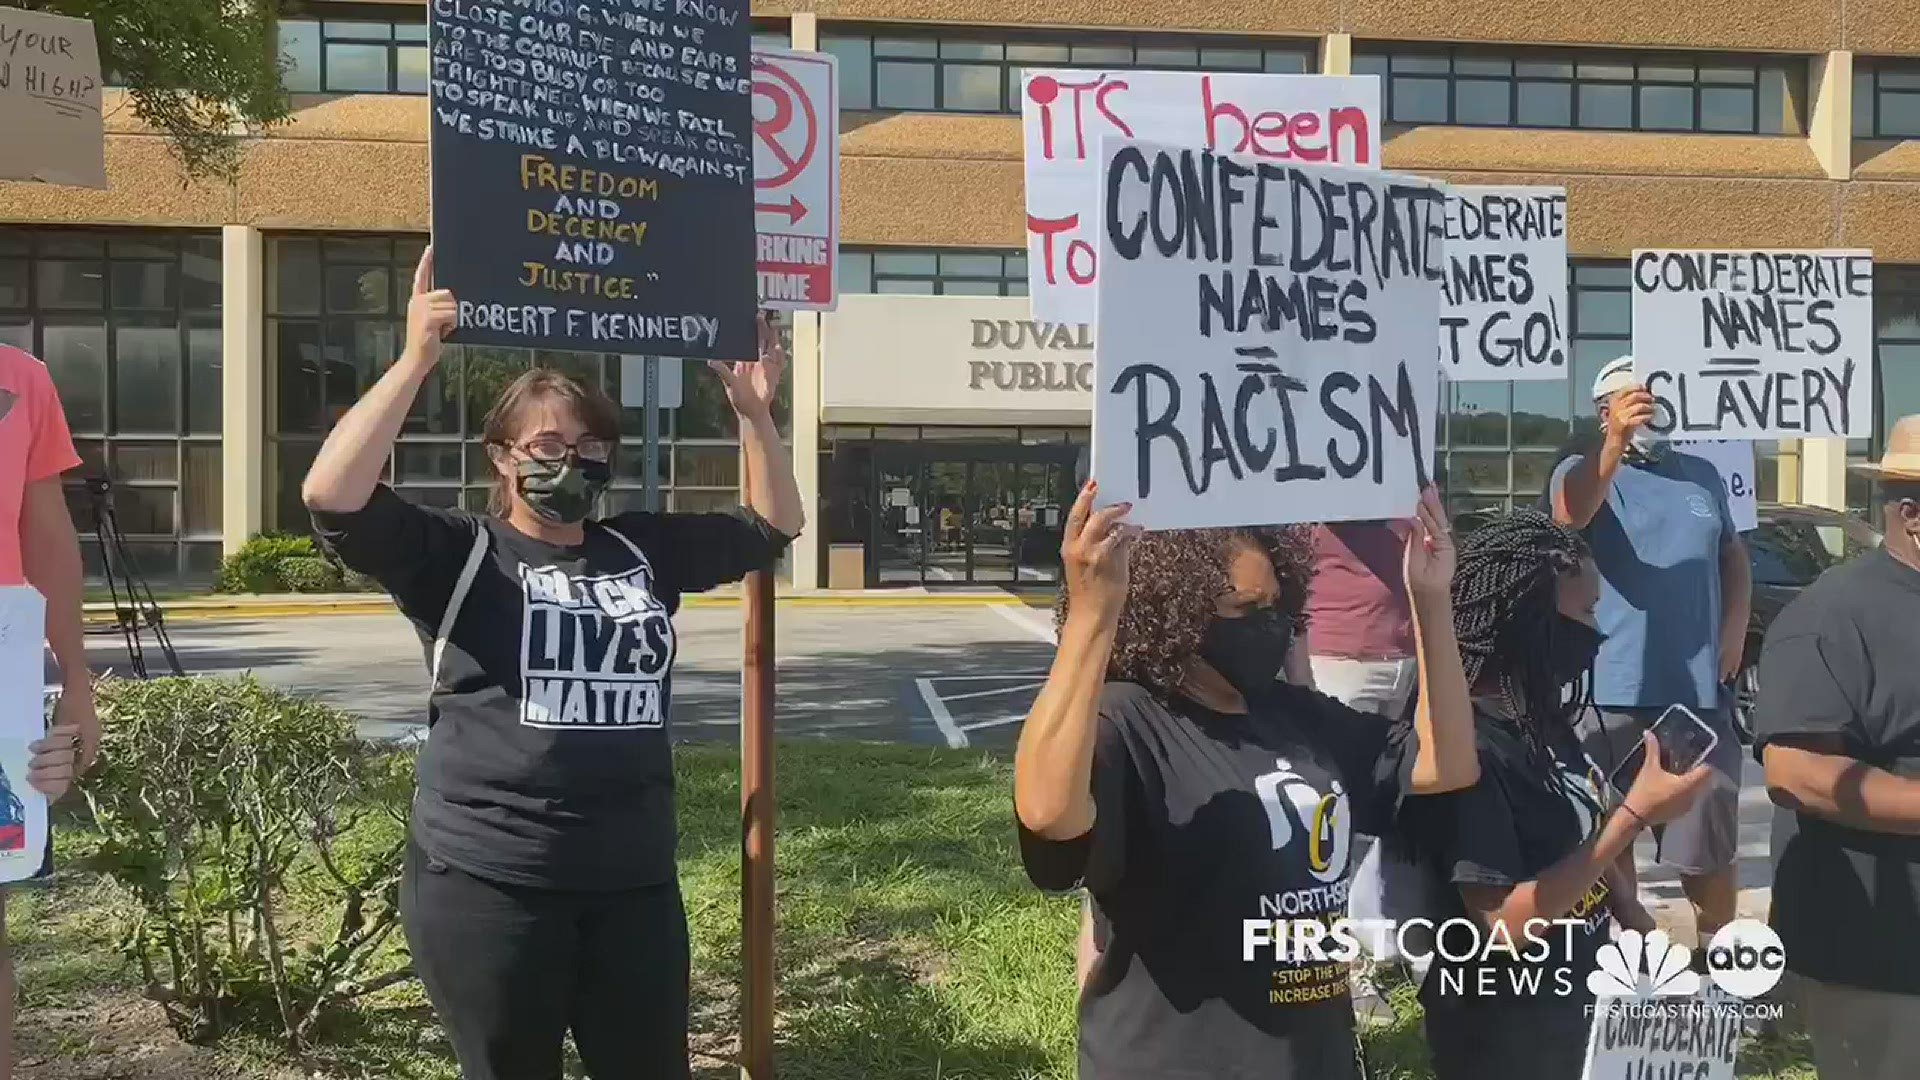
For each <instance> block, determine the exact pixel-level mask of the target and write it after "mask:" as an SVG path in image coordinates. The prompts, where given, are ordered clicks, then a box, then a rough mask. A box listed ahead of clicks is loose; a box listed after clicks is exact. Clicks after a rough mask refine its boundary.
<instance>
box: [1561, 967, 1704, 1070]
mask: <svg viewBox="0 0 1920 1080" xmlns="http://www.w3.org/2000/svg"><path fill="white" fill-rule="evenodd" d="M1593 1017H1594V1018H1593V1028H1592V1029H1591V1030H1590V1031H1589V1032H1588V1034H1587V1061H1586V1068H1585V1069H1583V1070H1582V1071H1581V1073H1580V1080H1649V1078H1655V1077H1657V1078H1660V1080H1734V1063H1735V1060H1736V1059H1737V1058H1738V1057H1739V1054H1740V1034H1741V1032H1740V1016H1739V1009H1738V999H1736V998H1733V997H1731V996H1730V995H1728V994H1726V993H1724V992H1722V991H1721V990H1719V989H1718V988H1717V987H1714V986H1710V985H1709V986H1703V987H1702V988H1701V989H1700V990H1699V991H1698V992H1697V993H1694V994H1691V995H1684V994H1683V995H1675V996H1669V997H1654V998H1637V999H1636V998H1620V997H1602V998H1600V999H1599V1000H1598V1001H1596V1002H1595V1003H1594V1011H1593Z"/></svg>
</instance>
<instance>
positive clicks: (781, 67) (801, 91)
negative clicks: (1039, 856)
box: [753, 49, 840, 311]
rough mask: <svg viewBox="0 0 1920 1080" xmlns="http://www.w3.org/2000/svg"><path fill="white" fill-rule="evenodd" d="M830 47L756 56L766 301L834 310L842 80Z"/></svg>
mask: <svg viewBox="0 0 1920 1080" xmlns="http://www.w3.org/2000/svg"><path fill="white" fill-rule="evenodd" d="M839 75H840V73H839V69H838V66H837V64H836V60H835V58H834V56H833V55H832V54H830V53H812V52H789V51H786V50H784V49H767V50H761V51H756V52H755V53H754V54H753V189H754V199H753V215H754V227H755V229H756V230H757V232H758V233H759V260H758V261H759V274H760V302H761V303H762V305H764V306H766V307H770V308H781V309H784V310H788V311H831V310H833V306H834V302H835V299H836V298H837V297H838V295H839V284H840V282H839V262H840V258H839V251H840V100H839V93H838V88H839V85H840V78H839Z"/></svg>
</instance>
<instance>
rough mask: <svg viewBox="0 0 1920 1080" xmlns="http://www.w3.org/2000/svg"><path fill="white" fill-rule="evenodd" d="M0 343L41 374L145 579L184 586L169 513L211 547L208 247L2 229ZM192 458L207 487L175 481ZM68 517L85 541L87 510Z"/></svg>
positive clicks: (214, 445)
mask: <svg viewBox="0 0 1920 1080" xmlns="http://www.w3.org/2000/svg"><path fill="white" fill-rule="evenodd" d="M0 341H5V342H7V343H9V344H12V345H16V346H18V347H19V348H22V349H25V350H26V351H28V352H30V353H33V354H34V355H36V356H38V357H40V358H41V359H43V360H45V361H46V363H47V368H48V371H49V372H50V373H51V374H52V376H53V380H54V385H55V386H56V387H57V388H58V390H59V391H60V397H61V404H62V406H63V408H64V409H65V411H66V417H67V425H68V427H69V428H71V429H72V431H73V432H74V434H75V436H76V437H77V444H76V445H77V446H78V447H81V448H83V464H82V469H83V470H84V471H85V472H86V473H88V474H95V475H97V474H100V473H102V472H103V471H106V470H107V469H109V468H111V470H112V473H113V477H114V479H115V480H116V481H118V483H117V485H116V487H115V489H114V492H113V498H114V506H115V508H116V510H117V511H118V513H119V517H120V523H121V528H122V530H123V531H125V532H127V533H128V534H136V533H137V534H139V535H141V536H142V537H143V538H144V539H143V540H142V542H141V543H140V544H139V545H138V547H139V551H138V552H137V553H136V555H135V558H136V561H137V562H139V563H140V564H141V566H142V569H143V571H144V572H146V573H147V574H148V575H149V576H150V577H151V578H152V579H154V580H155V581H160V582H171V581H177V580H179V579H180V578H181V577H182V575H190V574H191V573H193V571H192V569H191V566H199V565H201V564H202V562H203V560H202V559H201V557H200V555H198V554H196V555H195V556H194V557H193V558H191V559H190V558H189V556H188V553H187V545H185V544H184V543H182V542H181V541H182V540H183V539H185V538H186V537H187V535H188V533H187V532H186V531H185V530H184V527H183V523H182V520H181V517H180V514H179V508H180V507H181V506H182V505H191V506H194V507H195V508H196V514H197V515H198V516H197V517H196V519H195V521H196V524H195V526H194V528H195V529H197V530H198V532H199V533H200V535H202V536H212V537H218V536H219V534H220V517H219V505H220V492H219V487H218V476H217V473H218V468H217V462H218V459H219V457H220V430H221V429H220V404H221V396H220V395H221V384H220V352H219V348H220V239H219V234H218V233H199V232H187V231H185V230H106V229H48V230H42V231H38V232H30V231H27V230H22V229H13V228H6V227H0ZM190 357H191V358H190ZM189 412H191V413H192V415H191V416H189ZM189 450H192V451H194V452H196V453H198V454H199V455H200V457H201V458H202V459H204V458H205V456H206V455H209V454H210V455H211V456H212V458H213V459H214V460H215V462H216V468H215V470H214V472H215V476H214V479H213V480H212V481H211V486H209V481H208V480H207V478H206V477H205V476H204V475H203V474H199V473H191V472H189V473H184V474H183V473H182V471H181V469H180V467H179V462H180V458H181V455H182V454H183V453H185V452H187V451H189ZM128 485H138V486H137V487H129V486H128ZM209 500H210V502H209ZM209 506H210V507H211V512H210V516H209V515H208V514H207V513H204V512H203V511H206V510H207V508H208V507H209ZM79 509H80V511H81V514H80V518H79V524H80V525H81V527H82V528H83V530H91V529H92V528H93V518H94V515H93V514H92V511H91V507H90V506H88V505H81V506H80V507H79ZM89 546H90V547H91V548H94V549H96V553H95V554H94V555H93V557H92V558H91V561H90V562H89V566H90V572H91V573H94V574H96V575H97V574H98V573H99V568H100V564H99V559H98V556H97V544H92V543H89ZM130 546H131V545H130ZM190 564H191V565H190Z"/></svg>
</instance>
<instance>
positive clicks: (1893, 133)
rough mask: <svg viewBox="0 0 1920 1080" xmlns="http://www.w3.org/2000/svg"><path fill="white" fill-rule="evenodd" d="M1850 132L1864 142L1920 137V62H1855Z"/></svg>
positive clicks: (1875, 59) (1857, 60)
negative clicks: (1851, 129)
mask: <svg viewBox="0 0 1920 1080" xmlns="http://www.w3.org/2000/svg"><path fill="white" fill-rule="evenodd" d="M1853 78H1854V91H1853V122H1854V127H1853V131H1854V134H1855V135H1858V136H1860V137H1861V138H1867V139H1910V138H1916V137H1920V60H1893V59H1887V58H1883V57H1871V58H1869V57H1860V58H1858V59H1856V60H1855V61H1854V76H1853Z"/></svg>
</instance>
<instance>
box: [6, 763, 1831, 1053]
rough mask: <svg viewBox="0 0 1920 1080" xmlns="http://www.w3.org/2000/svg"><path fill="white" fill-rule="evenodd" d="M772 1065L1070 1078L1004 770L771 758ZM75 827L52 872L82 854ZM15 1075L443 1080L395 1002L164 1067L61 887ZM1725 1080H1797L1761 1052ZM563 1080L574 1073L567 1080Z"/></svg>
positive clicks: (40, 947) (734, 923)
mask: <svg viewBox="0 0 1920 1080" xmlns="http://www.w3.org/2000/svg"><path fill="white" fill-rule="evenodd" d="M737 770H738V755H737V751H735V750H734V749H732V748H730V747H726V748H722V747H696V748H683V749H682V750H681V751H680V757H679V775H680V785H681V787H680V797H681V821H680V824H681V868H682V879H683V885H684V889H685V894H686V902H687V909H688V915H689V918H690V920H691V923H692V930H693V964H694V1018H693V1023H694V1045H695V1048H696V1059H695V1064H696V1075H698V1076H700V1077H702V1078H703V1080H718V1078H721V1077H726V1078H727V1080H733V1078H735V1077H737V1076H738V1075H739V1071H738V1068H737V1066H736V1065H734V1064H733V1062H732V1058H731V1053H732V1051H733V1047H734V1040H735V1031H736V1030H737V1023H736V1015H737V1012H736V1010H737V991H738V979H737V977H738V972H739V890H740V874H739V838H738V837H739V831H738V824H737V814H738V806H739V791H738V787H737V782H736V777H737ZM777 783H778V790H779V797H780V821H779V831H778V834H777V837H778V839H777V855H778V863H779V875H780V876H779V890H780V891H779V938H778V946H777V952H778V964H779V971H780V987H779V997H778V1009H779V1028H778V1033H779V1061H778V1071H779V1075H780V1076H781V1077H782V1078H783V1080H789V1078H792V1080H815V1078H817V1080H867V1078H882V1077H941V1078H952V1080H962V1078H976V1080H986V1078H994V1080H1019V1078H1030V1077H1057V1078H1067V1077H1071V1076H1072V1075H1073V1071H1074V1069H1073V1060H1074V1055H1073V1041H1074V996H1075V995H1074V988H1073V942H1074V935H1075V930H1076V927H1077V917H1078V906H1077V904H1076V902H1075V901H1074V900H1072V899H1067V898H1049V897H1046V896H1043V895H1041V894H1040V893H1038V892H1036V891H1035V890H1034V889H1033V888H1031V887H1030V886H1029V885H1028V884H1027V882H1026V879H1025V877H1024V875H1023V874H1022V873H1021V870H1020V868H1019V862H1018V858H1017V855H1016V853H1015V850H1014V842H1013V829H1012V819H1011V799H1010V797H1009V792H1010V790H1011V783H1012V780H1011V768H1010V767H1009V765H1008V764H1006V763H1005V762H1003V761H995V760H993V759H990V758H987V757H985V756H982V755H980V754H977V753H968V752H958V751H945V750H930V749H915V748H909V747H898V746H876V745H862V744H853V743H843V742H832V743H829V742H795V743H785V744H782V745H781V746H780V748H779V759H778V764H777ZM86 839H87V838H86V836H85V835H84V834H83V833H82V832H81V831H80V830H79V829H78V828H77V827H76V828H72V829H68V830H67V832H66V833H65V834H64V836H63V837H62V842H61V843H62V850H63V852H77V851H80V850H83V849H84V848H85V847H86ZM12 908H13V910H12V911H11V912H10V913H9V917H8V920H7V921H8V923H9V924H10V925H11V929H12V933H13V937H14V941H15V944H16V956H17V958H18V963H19V968H20V984H21V993H22V999H23V1012H22V1016H21V1030H20V1039H21V1044H22V1059H23V1064H24V1065H25V1066H26V1068H25V1070H24V1072H23V1074H22V1075H23V1076H26V1077H30V1078H35V1080H82V1078H87V1080H93V1078H105V1077H115V1078H123V1077H124V1078H131V1080H176V1078H177V1080H187V1078H189V1077H192V1078H196V1080H197V1078H202V1077H204V1078H232V1080H292V1078H293V1077H297V1076H322V1077H329V1078H332V1077H339V1078H346V1077H368V1078H374V1077H378V1078H382V1080H387V1078H392V1080H429V1078H432V1080H451V1078H453V1077H455V1076H456V1073H455V1070H454V1068H453V1065H452V1061H451V1057H450V1055H449V1054H448V1052H447V1047H446V1044H445V1041H444V1040H443V1039H442V1038H441V1035H440V1032H439V1029H438V1027H437V1025H435V1024H434V1022H433V1019H432V1015H431V1012H430V1011H429V1010H428V1009H427V1008H426V1003H425V999H424V996H423V995H422V994H421V993H420V991H419V989H418V987H417V985H416V984H406V985H403V986H400V987H395V988H393V989H391V990H388V991H384V992H382V993H381V994H379V995H377V996H375V997H373V998H369V999H367V1000H366V1001H364V1002H362V1003H361V1005H360V1006H359V1007H358V1008H356V1009H354V1010H352V1011H350V1012H348V1013H346V1014H344V1015H341V1016H338V1017H336V1018H334V1019H333V1020H332V1021H331V1022H330V1023H329V1024H328V1025H327V1026H326V1027H325V1029H324V1031H323V1032H322V1036H321V1041H322V1045H321V1046H320V1047H319V1048H318V1049H317V1050H316V1051H315V1052H314V1054H313V1055H312V1058H311V1059H310V1060H309V1061H307V1062H305V1063H295V1062H292V1061H289V1060H288V1059H287V1058H286V1056H285V1055H284V1054H283V1053H282V1052H280V1051H279V1050H278V1049H276V1047H275V1046H274V1045H273V1044H272V1043H271V1041H270V1040H266V1039H263V1038H256V1037H251V1036H246V1035H241V1036H236V1037H230V1038H228V1039H227V1040H226V1041H225V1042H223V1043H222V1044H221V1045H220V1046H219V1047H217V1048H201V1047H189V1046H183V1045H181V1044H179V1043H178V1041H177V1040H175V1039H174V1038H173V1036H172V1035H171V1033H170V1032H169V1031H168V1030H167V1029H166V1027H165V1026H164V1024H163V1023H161V1021H160V1018H159V1012H158V1009H157V1007H155V1006H153V1005H152V1004H150V1003H147V1002H144V1001H142V1000H140V998H139V992H138V983H137V979H136V978H135V977H134V975H133V972H131V971H130V970H129V969H128V968H127V967H126V966H125V965H124V964H123V963H122V962H121V961H120V959H119V956H118V955H117V953H116V952H115V950H114V941H115V937H116V934H117V933H118V932H119V928H120V927H122V926H124V925H125V924H124V920H125V919H126V918H127V913H128V910H129V909H128V906H127V903H126V901H125V900H124V899H122V898H120V897H119V896H117V895H116V892H115V889H114V888H113V887H112V886H111V885H109V884H107V883H105V882H103V881H102V880H101V879H99V878H98V877H96V876H93V875H91V874H88V873H87V872H85V871H84V870H82V869H79V868H73V869H68V870H65V871H63V872H62V874H61V877H60V881H59V883H58V884H57V885H55V886H53V887H51V888H48V889H44V890H27V891H22V892H20V893H18V894H16V898H15V899H14V900H13V902H12ZM1393 997H1394V998H1395V999H1396V1000H1397V1001H1398V1002H1399V1003H1401V1004H1402V1005H1403V1006H1406V1007H1405V1008H1403V1009H1402V1010H1401V1013H1402V1019H1401V1021H1400V1022H1399V1023H1397V1024H1396V1025H1394V1026H1393V1027H1391V1028H1387V1029H1384V1030H1378V1031H1376V1032H1374V1033H1372V1034H1370V1035H1369V1037H1368V1040H1367V1057H1368V1061H1369V1063H1370V1065H1371V1067H1372V1068H1373V1070H1374V1076H1375V1078H1376V1080H1388V1078H1391V1080H1416V1078H1420V1077H1425V1076H1426V1075H1427V1072H1426V1069H1425V1065H1424V1054H1423V1051H1422V1050H1421V1046H1420V1037H1419V1021H1418V1018H1417V1012H1416V1010H1417V1006H1413V1005H1412V1004H1411V997H1410V988H1404V987H1403V988H1399V989H1396V990H1395V991H1394V993H1393ZM1749 1057H1750V1059H1751V1062H1752V1065H1753V1068H1752V1069H1745V1068H1743V1070H1742V1075H1743V1076H1744V1075H1751V1076H1763V1077H1774V1078H1776V1080H1812V1070H1811V1069H1808V1068H1804V1067H1803V1066H1796V1065H1793V1064H1791V1062H1793V1061H1796V1060H1798V1061H1804V1060H1805V1054H1804V1048H1803V1047H1799V1046H1795V1045H1780V1044H1774V1043H1769V1044H1767V1045H1765V1046H1760V1047H1757V1048H1755V1051H1754V1052H1753V1053H1751V1054H1750V1055H1749ZM576 1075H577V1070H576Z"/></svg>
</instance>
